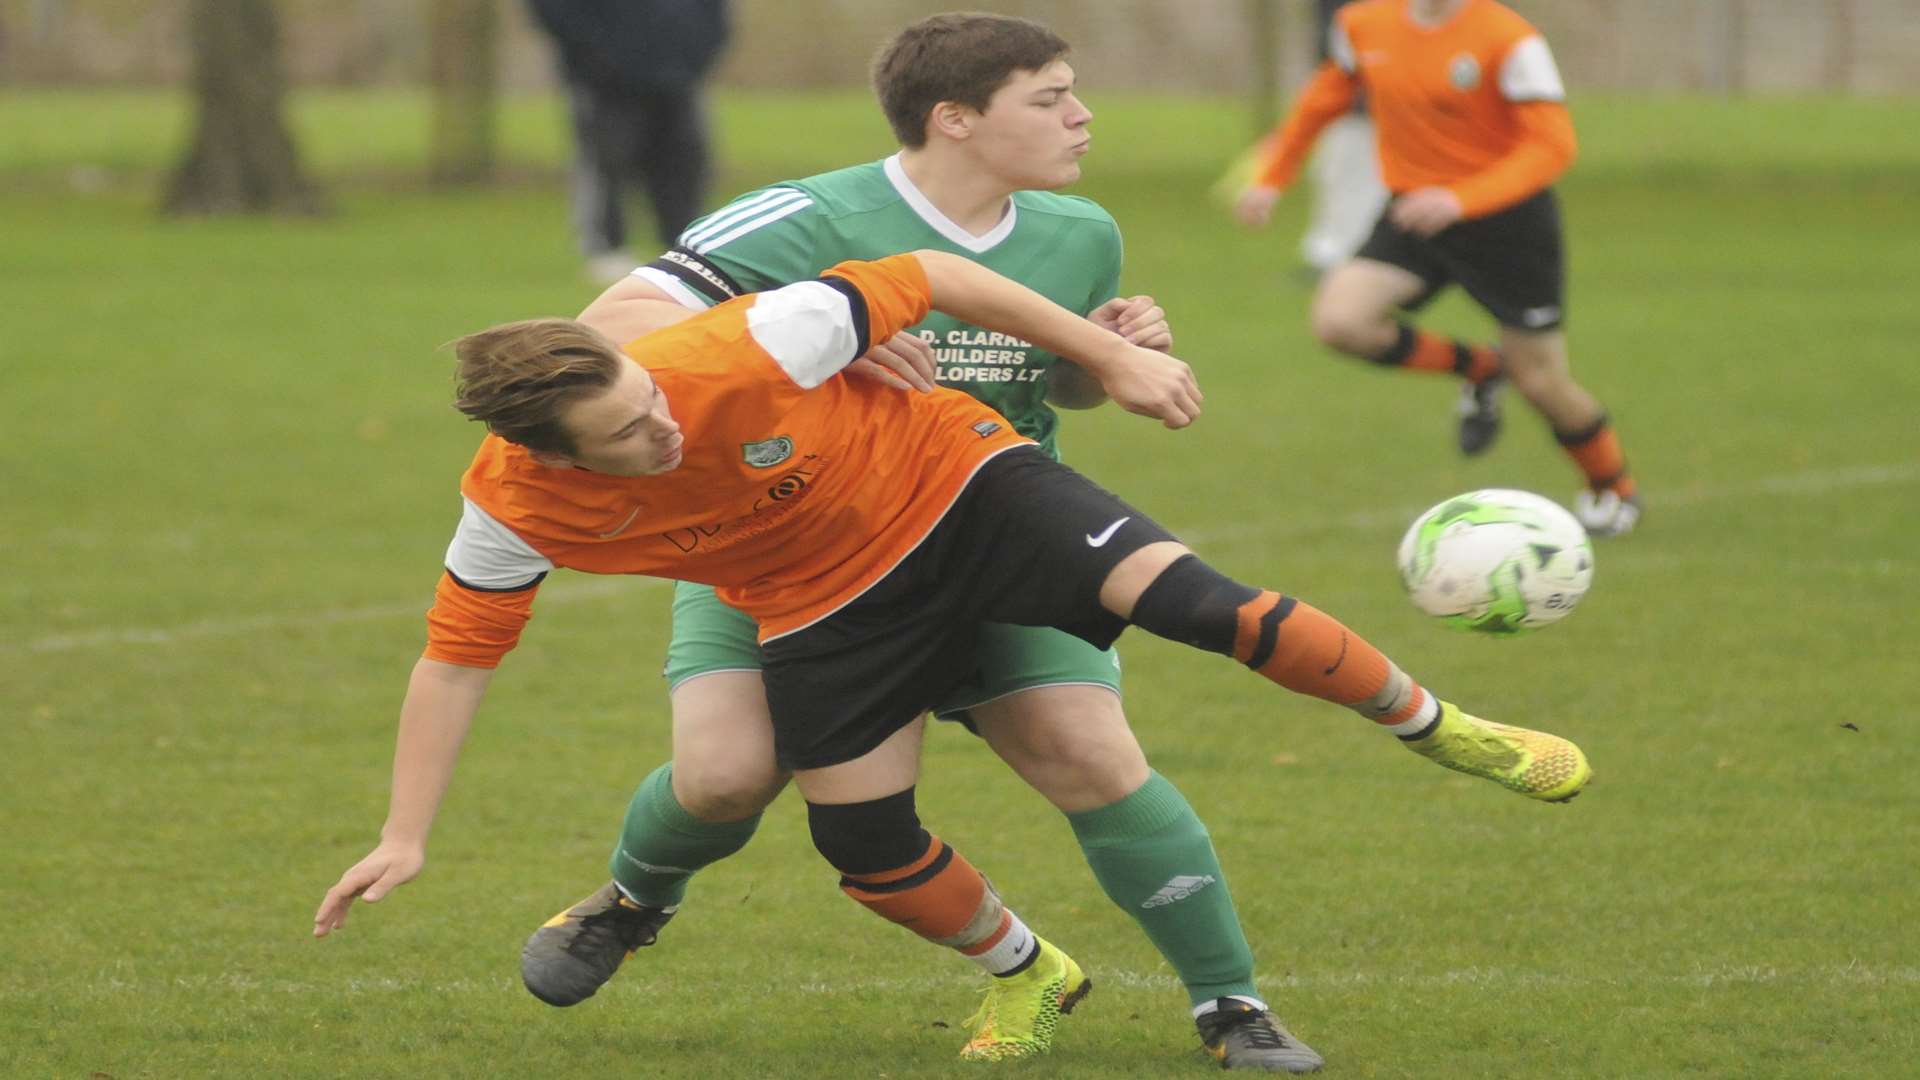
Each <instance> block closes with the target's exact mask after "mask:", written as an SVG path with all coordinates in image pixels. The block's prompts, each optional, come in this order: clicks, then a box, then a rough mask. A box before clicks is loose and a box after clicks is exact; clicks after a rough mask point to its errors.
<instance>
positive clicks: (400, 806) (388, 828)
mask: <svg viewBox="0 0 1920 1080" xmlns="http://www.w3.org/2000/svg"><path fill="white" fill-rule="evenodd" d="M492 677H493V670H492V669H491V668H476V667H461V666H459V665H457V664H448V663H443V662H441V661H439V660H429V659H426V658H424V657H423V658H421V659H420V661H419V662H418V663H416V664H414V666H413V676H412V678H411V679H409V680H408V682H407V697H406V700H405V701H404V702H403V703H402V704H401V706H400V734H399V738H398V739H397V740H396V742H395V744H394V750H393V788H392V793H391V794H390V796H389V798H388V803H387V823H386V825H385V826H383V827H382V828H381V830H380V843H379V845H378V846H376V847H375V848H374V849H373V851H372V852H370V853H368V855H367V857H366V858H364V859H361V860H360V861H359V862H357V863H355V864H353V865H352V866H351V867H349V868H348V869H347V872H346V873H344V874H342V875H340V880H339V881H337V882H335V883H334V886H333V888H331V889H328V890H327V895H326V898H325V899H323V900H322V901H321V902H320V908H319V910H318V911H315V912H314V914H313V936H314V937H326V936H327V935H328V934H329V933H331V932H333V931H335V930H338V929H340V927H341V926H343V925H345V923H346V921H347V909H348V908H349V907H351V906H352V904H353V898H354V897H356V896H358V897H360V898H361V899H364V900H366V901H367V902H368V903H373V902H374V901H377V900H379V899H380V898H381V897H383V896H385V895H387V894H388V893H390V892H392V891H393V890H394V888H395V887H396V886H399V885H403V884H405V883H406V882H408V881H411V880H413V878H414V876H415V875H417V874H419V873H420V868H421V867H422V866H423V865H425V863H426V860H427V833H428V832H430V831H431V830H432V828H433V818H434V814H435V813H437V812H438V811H439V809H440V800H441V798H442V797H443V796H444V795H446V793H447V784H448V783H449V782H450V781H451V780H452V779H453V766H454V762H455V761H456V760H458V758H459V756H460V744H461V743H462V742H464V741H465V740H466V737H467V729H468V728H469V727H471V726H472V724H473V715H474V713H475V712H476V711H478V710H479V708H480V699H481V698H482V697H483V696H485V694H486V691H487V683H488V682H489V681H491V680H492Z"/></svg>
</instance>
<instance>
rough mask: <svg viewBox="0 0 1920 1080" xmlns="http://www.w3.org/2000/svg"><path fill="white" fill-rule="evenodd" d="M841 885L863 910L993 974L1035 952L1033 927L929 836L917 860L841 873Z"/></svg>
mask: <svg viewBox="0 0 1920 1080" xmlns="http://www.w3.org/2000/svg"><path fill="white" fill-rule="evenodd" d="M840 888H841V890H842V891H844V892H845V893H846V894H847V895H848V896H851V897H853V898H854V899H855V900H858V901H859V902H860V903H861V904H863V905H865V906H866V908H867V910H869V911H871V912H873V913H874V914H876V915H878V916H880V917H881V918H883V919H886V920H888V921H889V922H895V923H899V924H900V925H901V926H904V927H906V928H907V929H909V930H911V931H913V932H914V933H916V934H919V935H920V936H921V937H923V938H926V939H927V940H928V941H931V942H933V943H934V944H936V945H945V946H947V947H948V948H951V949H954V950H957V951H958V952H959V953H960V954H961V955H962V956H965V957H966V958H967V959H969V960H972V961H973V962H974V963H976V964H979V965H980V966H981V967H982V968H985V969H986V971H987V972H988V973H989V974H992V975H1000V976H1007V975H1016V974H1019V973H1020V972H1022V971H1025V970H1026V969H1027V968H1028V967H1029V966H1031V965H1032V963H1033V958H1034V957H1035V956H1036V955H1038V953H1039V950H1038V949H1037V948H1036V947H1035V942H1034V937H1033V931H1031V930H1029V929H1028V928H1027V924H1026V923H1024V922H1021V921H1020V917H1019V916H1018V915H1015V914H1014V913H1013V912H1012V911H1011V910H1009V909H1008V908H1007V906H1006V905H1005V904H1002V903H1001V902H1000V897H999V895H998V894H997V893H995V892H994V891H993V887H992V886H991V885H989V884H987V879H986V878H984V877H982V876H981V874H980V871H978V870H975V869H974V868H973V865H972V864H971V863H969V862H967V860H966V859H965V858H963V857H961V855H960V853H959V852H957V851H955V850H954V849H953V848H952V847H951V846H950V845H948V844H946V843H943V842H942V841H941V840H940V838H939V837H937V836H933V835H931V834H928V835H927V850H926V851H925V852H924V853H922V854H921V855H920V857H919V858H917V859H914V860H913V861H912V862H910V863H908V864H906V865H905V866H901V867H897V868H895V869H892V870H884V871H880V872H878V873H869V874H842V875H841V878H840Z"/></svg>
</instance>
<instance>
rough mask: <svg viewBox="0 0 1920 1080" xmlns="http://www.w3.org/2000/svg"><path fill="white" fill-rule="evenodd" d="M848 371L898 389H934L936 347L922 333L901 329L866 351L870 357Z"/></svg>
mask: <svg viewBox="0 0 1920 1080" xmlns="http://www.w3.org/2000/svg"><path fill="white" fill-rule="evenodd" d="M847 370H848V371H850V372H852V373H853V374H855V375H859V376H862V377H864V378H868V379H878V380H879V381H881V382H883V383H886V384H887V385H888V386H891V387H893V388H894V389H896V390H918V391H920V392H921V393H926V392H927V391H929V390H932V389H933V386H934V382H933V374H934V364H933V346H931V345H929V344H927V342H926V339H924V338H922V337H921V336H920V335H919V334H914V333H909V332H908V331H905V330H902V331H900V332H899V333H897V334H895V335H893V336H892V337H890V338H888V339H887V340H885V341H883V342H881V343H880V344H878V345H875V346H874V347H872V348H871V349H868V350H867V355H865V356H863V357H861V358H860V359H858V360H855V361H854V362H853V363H851V364H848V365H847Z"/></svg>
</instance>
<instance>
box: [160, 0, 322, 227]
mask: <svg viewBox="0 0 1920 1080" xmlns="http://www.w3.org/2000/svg"><path fill="white" fill-rule="evenodd" d="M189 19H190V20H191V32H192V35H193V92H194V99H195V103H196V107H195V112H196V122H195V130H194V136H193V145H192V147H191V148H190V149H189V150H188V152H187V156H186V159H185V160H184V161H182V162H181V163H180V166H179V168H178V169H177V170H176V171H175V172H174V174H173V179H172V181H171V182H170V183H169V185H168V188H167V194H166V201H165V203H164V205H163V209H164V210H165V211H166V212H167V213H169V214H257V213H272V212H277V213H296V214H312V213H319V212H320V211H321V210H322V209H323V208H324V207H323V206H322V201H321V199H320V195H319V192H318V191H316V190H315V188H314V186H313V185H312V184H311V183H309V182H308V181H307V178H306V177H305V175H303V174H302V172H301V170H300V162H299V156H298V155H297V154H296V153H295V151H294V146H293V139H292V137H291V136H289V135H288V133H287V127H286V123H285V121H284V119H283V117H282V115H281V100H282V99H283V98H284V97H285V96H286V77H285V75H284V73H283V72H282V70H281V64H280V25H279V21H278V20H277V19H276V18H275V17H274V11H273V5H272V3H271V2H270V0H193V2H192V6H191V9H190V12H189Z"/></svg>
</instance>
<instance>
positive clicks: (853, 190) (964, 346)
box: [635, 155, 1121, 457]
mask: <svg viewBox="0 0 1920 1080" xmlns="http://www.w3.org/2000/svg"><path fill="white" fill-rule="evenodd" d="M922 248H930V249H933V250H936V251H948V252H952V253H953V254H955V255H960V256H964V257H966V258H969V259H972V260H973V261H974V262H977V263H979V264H980V265H982V266H985V267H987V268H988V269H990V270H993V271H996V272H998V273H1000V274H1002V275H1004V276H1006V277H1009V278H1012V279H1013V280H1015V281H1018V282H1020V283H1021V284H1023V285H1026V286H1027V287H1028V288H1030V289H1033V290H1034V291H1035V292H1038V293H1040V294H1041V295H1042V296H1045V297H1046V298H1048V299H1049V300H1052V301H1053V302H1054V303H1056V304H1059V305H1060V306H1061V307H1064V308H1066V309H1067V310H1069V311H1072V312H1075V313H1076V314H1080V315H1085V314H1087V313H1088V312H1090V311H1092V310H1093V309H1094V308H1096V307H1099V306H1100V305H1101V304H1103V303H1106V302H1107V301H1108V300H1111V299H1112V298H1113V297H1114V296H1115V295H1116V294H1117V293H1118V292H1119V288H1120V260H1121V248H1120V229H1119V226H1117V225H1115V224H1114V221H1113V217H1112V216H1111V215H1109V214H1108V213H1107V212H1106V211H1105V210H1102V209H1101V208H1100V207H1099V206H1098V205H1097V204H1095V203H1093V202H1091V201H1089V200H1087V199H1082V198H1079V197H1077V196H1072V195H1057V194H1054V193H1052V192H1046V191H1021V192H1016V193H1015V194H1014V196H1013V199H1012V204H1011V205H1010V206H1009V207H1008V208H1007V213H1006V215H1005V216H1004V217H1003V218H1002V219H1001V220H1000V223H999V224H998V225H996V226H994V228H993V229H992V230H991V231H989V232H987V233H985V234H984V235H980V236H974V235H972V234H970V233H968V232H967V231H966V230H964V229H962V228H961V227H960V226H958V225H956V224H955V223H954V222H953V221H952V220H951V219H949V218H948V217H947V216H946V215H945V214H943V213H941V212H940V211H939V210H938V209H937V208H935V207H934V205H933V204H932V203H931V202H929V201H928V200H927V197H926V196H925V195H923V194H921V192H920V190H919V189H918V188H916V187H914V186H913V182H912V181H911V180H909V179H908V178H907V174H906V171H905V170H904V169H902V168H901V166H900V158H899V156H898V155H895V156H893V157H890V158H887V159H886V160H884V161H876V162H871V163H869V164H866V165H855V166H853V167H852V168H849V169H839V170H836V171H834V172H829V173H822V174H820V175H819V176H810V177H808V178H806V179H804V180H789V181H785V182H782V183H778V184H774V185H772V186H769V187H765V188H761V189H760V190H759V191H755V192H751V193H749V194H746V195H743V196H741V197H740V198H738V199H735V200H734V201H732V202H731V203H728V204H727V205H726V206H724V207H722V208H720V209H719V210H716V211H715V212H713V213H711V214H708V215H707V216H706V217H703V218H701V219H700V220H698V221H696V222H694V223H693V224H692V225H690V226H688V227H687V231H686V232H684V233H682V234H680V243H679V244H678V246H676V247H674V248H673V249H672V250H671V251H668V252H666V253H665V254H663V255H661V257H660V258H658V259H655V260H654V261H653V262H651V263H648V264H647V265H646V266H643V267H641V268H640V269H638V270H636V271H635V273H637V274H639V275H641V276H642V277H645V278H646V279H647V280H649V281H651V282H652V283H654V284H655V285H658V286H659V287H660V288H662V289H664V290H665V291H666V292H667V293H668V294H669V295H671V296H673V297H674V298H675V299H677V300H679V301H680V302H681V303H683V304H687V305H689V306H698V307H705V306H707V305H710V304H715V303H719V302H721V301H723V300H726V299H729V298H730V297H733V296H736V295H739V294H740V293H745V292H758V291H760V290H763V289H771V288H774V287H776V286H779V285H786V284H791V283H793V282H796V281H804V280H806V279H808V278H813V277H817V276H819V274H820V272H821V271H823V270H825V269H827V268H828V267H830V266H833V265H834V264H836V263H840V262H845V261H846V260H848V259H877V258H881V257H883V256H887V255H895V254H898V253H900V252H903V251H916V250H919V249H922ZM913 331H914V332H915V333H918V334H919V335H920V336H921V337H922V338H924V339H925V340H926V341H927V343H928V344H929V345H931V346H932V347H933V352H934V356H935V359H936V364H937V370H936V378H937V379H938V381H939V382H940V384H941V385H942V386H951V387H953V388H954V389H957V390H962V391H965V392H966V393H968V394H971V395H973V396H974V397H976V398H978V399H980V400H981V401H983V402H985V403H986V404H988V405H990V406H992V407H993V408H994V409H995V410H996V411H998V412H999V413H1000V415H1002V416H1004V417H1006V418H1007V419H1008V420H1009V421H1010V422H1012V424H1013V426H1014V428H1015V429H1016V430H1018V431H1019V432H1020V433H1021V434H1023V435H1026V436H1027V437H1029V438H1031V439H1034V440H1035V441H1037V442H1039V443H1040V445H1041V447H1042V448H1044V449H1045V450H1046V451H1047V453H1049V454H1052V455H1054V456H1055V457H1058V456H1059V451H1058V450H1057V449H1056V448H1055V446H1054V431H1055V429H1056V428H1058V427H1059V417H1058V416H1056V415H1055V414H1054V411H1053V409H1052V408H1050V407H1049V406H1048V405H1047V403H1046V393H1047V371H1048V370H1049V369H1050V368H1052V367H1053V365H1054V364H1055V363H1057V362H1059V358H1058V357H1056V356H1054V355H1053V354H1052V353H1050V352H1047V351H1046V350H1044V349H1039V348H1035V347H1034V346H1032V345H1030V344H1028V343H1026V342H1024V341H1021V340H1020V339H1018V338H1014V337H1009V336H1008V335H1006V334H998V333H993V332H990V331H987V330H983V329H981V328H980V327H977V326H973V325H970V324H968V323H963V322H960V321H959V320H957V319H952V318H949V317H947V316H946V315H942V314H940V313H939V312H934V313H933V314H932V315H931V316H929V317H928V318H927V320H926V321H925V322H922V323H921V324H919V325H918V326H916V327H914V328H913Z"/></svg>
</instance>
